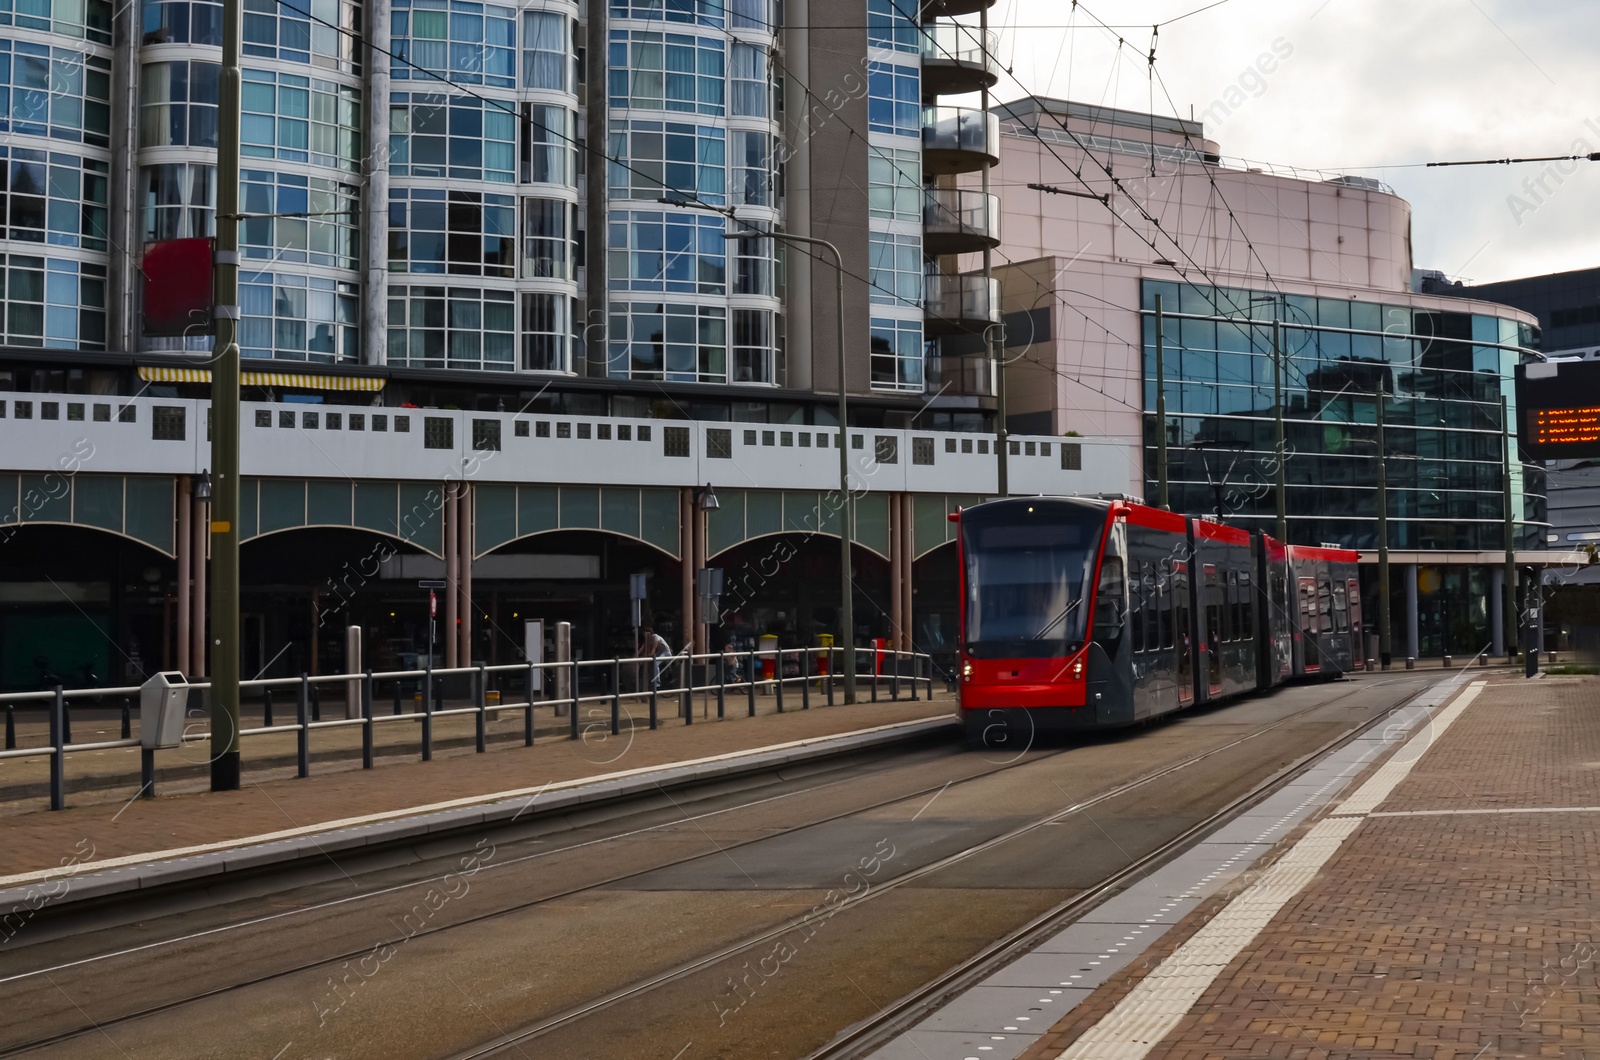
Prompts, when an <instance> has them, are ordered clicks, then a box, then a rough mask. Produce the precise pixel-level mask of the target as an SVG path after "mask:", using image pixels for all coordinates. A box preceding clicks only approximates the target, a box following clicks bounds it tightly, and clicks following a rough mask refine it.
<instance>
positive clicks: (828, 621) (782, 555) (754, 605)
mask: <svg viewBox="0 0 1600 1060" xmlns="http://www.w3.org/2000/svg"><path fill="white" fill-rule="evenodd" d="M851 557H852V561H851V566H852V568H853V574H852V579H851V582H852V588H853V594H852V604H853V607H854V611H855V614H854V618H855V627H856V628H855V641H856V643H858V644H867V643H870V641H871V640H872V639H873V638H876V637H887V636H888V635H889V627H890V622H889V614H890V613H889V608H888V604H887V601H888V599H889V561H888V560H887V559H885V558H884V557H882V556H880V555H878V554H877V553H875V552H872V551H871V550H869V549H865V548H862V547H861V546H860V545H855V546H854V547H852V549H851ZM708 566H711V567H720V568H722V570H723V572H724V573H723V579H724V583H723V584H724V588H723V596H722V609H721V613H720V615H719V616H718V618H719V619H720V621H719V623H718V624H717V625H714V626H713V627H712V630H711V646H712V648H713V650H720V649H721V647H722V646H723V645H724V644H727V643H732V644H733V645H734V647H735V649H736V650H740V651H742V650H746V649H748V648H750V647H752V646H754V643H755V641H756V638H758V637H761V636H763V635H772V636H776V637H777V638H778V646H779V647H783V648H798V647H815V646H816V645H817V643H818V638H819V637H820V636H821V635H822V634H824V633H828V634H832V635H834V636H835V637H838V635H839V632H840V629H839V620H840V614H839V612H840V602H841V596H840V585H839V581H840V579H839V539H838V538H837V537H834V536H831V535H828V534H796V533H790V534H773V535H769V536H765V537H757V538H754V539H752V540H749V541H746V542H744V543H742V544H739V545H735V546H734V547H732V548H730V549H727V550H725V551H723V552H721V553H719V554H717V555H716V556H714V557H712V558H711V559H710V561H709V562H708Z"/></svg>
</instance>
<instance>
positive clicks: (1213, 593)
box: [1200, 567, 1222, 639]
mask: <svg viewBox="0 0 1600 1060" xmlns="http://www.w3.org/2000/svg"><path fill="white" fill-rule="evenodd" d="M1200 584H1201V587H1202V589H1203V590H1204V595H1205V598H1206V609H1205V612H1204V614H1205V616H1206V628H1205V632H1204V635H1205V637H1206V638H1207V639H1215V638H1219V637H1221V635H1222V628H1221V627H1222V615H1221V613H1220V612H1221V608H1219V607H1218V606H1217V568H1215V567H1207V568H1206V569H1205V580H1204V581H1203V582H1201V583H1200Z"/></svg>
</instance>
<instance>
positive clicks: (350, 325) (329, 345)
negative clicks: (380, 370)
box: [239, 272, 361, 364]
mask: <svg viewBox="0 0 1600 1060" xmlns="http://www.w3.org/2000/svg"><path fill="white" fill-rule="evenodd" d="M360 313H361V309H360V298H359V290H358V288H357V286H356V285H355V284H353V283H341V282H339V281H337V280H329V279H322V278H320V277H315V276H312V277H307V276H293V275H288V274H285V273H271V272H248V273H246V272H242V273H240V275H239V348H240V351H241V352H242V353H243V355H244V356H246V357H274V358H277V359H279V360H288V361H319V362H322V363H324V364H331V363H336V362H351V361H356V360H359V359H360V354H361V328H360V324H359V321H360Z"/></svg>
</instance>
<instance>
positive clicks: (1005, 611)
mask: <svg viewBox="0 0 1600 1060" xmlns="http://www.w3.org/2000/svg"><path fill="white" fill-rule="evenodd" d="M951 518H952V519H953V520H955V521H957V522H958V523H959V524H960V534H959V535H958V539H959V542H960V544H959V548H960V568H961V657H960V682H959V684H960V690H961V691H960V695H961V715H962V719H963V722H964V724H965V725H966V729H967V736H968V739H969V740H970V741H972V742H974V743H980V744H981V743H991V744H992V743H997V742H1003V741H1005V740H1010V739H1014V738H1015V737H1016V736H1017V735H1019V734H1022V733H1031V732H1034V731H1074V730H1076V731H1081V730H1090V729H1101V728H1114V727H1118V726H1123V725H1131V724H1133V723H1135V722H1139V721H1143V720H1145V719H1148V718H1153V717H1157V716H1159V715H1162V714H1167V713H1171V712H1172V711H1176V710H1182V709H1184V708H1185V707H1188V706H1191V705H1193V704H1196V703H1212V702H1217V701H1220V700H1223V699H1227V698H1229V697H1232V696H1236V695H1239V694H1241V693H1244V692H1249V691H1252V690H1255V689H1260V688H1271V687H1273V686H1275V685H1278V684H1281V683H1283V682H1285V681H1289V680H1293V679H1295V678H1301V677H1322V678H1330V677H1337V676H1338V675H1340V674H1343V673H1346V672H1348V671H1349V670H1350V669H1351V668H1352V667H1353V665H1354V662H1355V659H1356V658H1357V645H1359V643H1360V633H1361V604H1360V599H1361V593H1360V582H1359V580H1358V578H1357V572H1356V561H1357V559H1358V555H1359V554H1358V553H1356V552H1353V551H1348V550H1344V549H1326V548H1302V547H1300V546H1295V545H1285V544H1283V543H1282V542H1279V541H1277V540H1275V539H1274V538H1272V537H1271V536H1269V535H1267V534H1264V533H1260V532H1256V533H1251V532H1249V531H1246V530H1241V529H1238V528H1235V527H1230V526H1225V525H1223V524H1220V523H1215V522H1210V521H1207V520H1204V519H1191V518H1187V517H1185V516H1182V515H1176V514H1174V513H1172V512H1167V511H1162V510H1160V509H1157V508H1150V507H1147V506H1145V505H1142V504H1135V503H1132V502H1129V501H1122V500H1102V499H1093V498H1078V497H1071V498H1065V497H1034V498H1014V499H1007V500H1000V501H990V502H987V503H984V504H979V505H975V506H973V507H971V508H965V509H963V510H962V511H960V512H959V513H957V514H956V515H953V516H952V517H951Z"/></svg>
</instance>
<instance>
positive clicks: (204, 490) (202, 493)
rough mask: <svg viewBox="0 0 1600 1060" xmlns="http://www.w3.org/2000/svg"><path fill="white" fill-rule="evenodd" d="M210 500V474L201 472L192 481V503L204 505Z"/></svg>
mask: <svg viewBox="0 0 1600 1060" xmlns="http://www.w3.org/2000/svg"><path fill="white" fill-rule="evenodd" d="M210 499H211V472H210V471H202V472H200V474H199V475H197V476H196V477H195V480H194V501H195V503H196V504H204V503H205V502H207V501H209V500H210Z"/></svg>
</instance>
